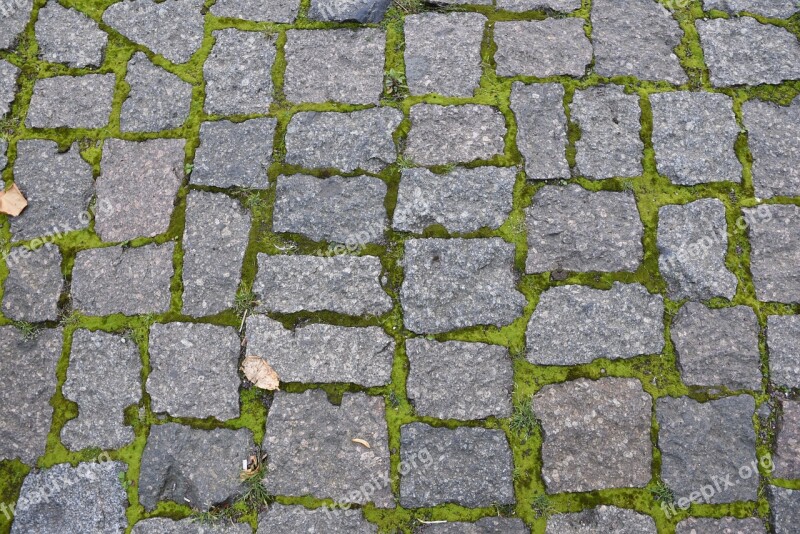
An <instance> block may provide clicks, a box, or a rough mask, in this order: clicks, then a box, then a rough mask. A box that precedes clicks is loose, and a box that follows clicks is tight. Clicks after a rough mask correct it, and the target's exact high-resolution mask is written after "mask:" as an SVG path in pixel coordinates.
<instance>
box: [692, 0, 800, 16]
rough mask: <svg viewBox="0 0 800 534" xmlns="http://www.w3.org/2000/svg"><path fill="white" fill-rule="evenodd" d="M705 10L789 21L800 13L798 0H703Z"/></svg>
mask: <svg viewBox="0 0 800 534" xmlns="http://www.w3.org/2000/svg"><path fill="white" fill-rule="evenodd" d="M703 9H704V10H705V11H711V10H712V9H718V10H720V11H725V12H727V13H730V14H731V15H736V14H738V13H740V12H742V11H747V12H748V13H755V14H756V15H763V16H765V17H775V18H779V19H788V18H789V17H791V16H792V15H793V14H794V13H795V12H797V11H800V6H798V5H797V2H796V0H703Z"/></svg>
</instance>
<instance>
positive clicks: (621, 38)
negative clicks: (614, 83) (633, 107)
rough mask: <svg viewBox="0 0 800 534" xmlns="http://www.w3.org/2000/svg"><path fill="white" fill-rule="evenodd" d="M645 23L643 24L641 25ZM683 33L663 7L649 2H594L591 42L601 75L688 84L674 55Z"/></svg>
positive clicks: (626, 0) (631, 0) (597, 68)
mask: <svg viewBox="0 0 800 534" xmlns="http://www.w3.org/2000/svg"><path fill="white" fill-rule="evenodd" d="M644 21H646V23H644ZM682 37H683V31H681V28H680V25H679V24H678V21H677V20H675V19H674V18H673V17H672V13H670V12H669V11H668V10H667V9H666V8H665V7H664V6H663V5H661V4H659V3H658V2H653V1H652V0H595V1H594V2H593V3H592V42H593V43H594V55H595V71H596V72H597V73H598V74H599V75H601V76H635V77H636V78H639V79H641V80H666V81H668V82H671V83H674V84H680V83H685V82H686V81H688V77H687V76H686V73H685V72H684V71H683V69H682V68H681V65H680V61H679V60H678V56H676V55H675V52H674V49H675V47H677V46H678V45H679V44H680V42H681V38H682Z"/></svg>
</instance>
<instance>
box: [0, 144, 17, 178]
mask: <svg viewBox="0 0 800 534" xmlns="http://www.w3.org/2000/svg"><path fill="white" fill-rule="evenodd" d="M17 146H19V145H17ZM7 148H8V141H6V140H5V139H0V171H2V170H3V169H5V167H6V163H8V158H7V157H6V149H7Z"/></svg>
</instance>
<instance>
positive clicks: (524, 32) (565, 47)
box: [494, 18, 592, 78]
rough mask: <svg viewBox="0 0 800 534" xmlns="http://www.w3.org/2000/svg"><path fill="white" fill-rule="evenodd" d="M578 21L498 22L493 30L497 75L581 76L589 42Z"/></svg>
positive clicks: (589, 53) (587, 61) (586, 63)
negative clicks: (495, 45)
mask: <svg viewBox="0 0 800 534" xmlns="http://www.w3.org/2000/svg"><path fill="white" fill-rule="evenodd" d="M583 25H584V20H583V19H580V18H567V19H546V20H525V21H521V20H520V21H509V22H498V23H497V24H495V27H494V41H495V43H496V44H497V52H495V55H494V59H495V62H496V63H497V74H498V76H536V77H538V78H547V77H548V76H579V77H580V76H583V75H585V74H586V68H587V67H588V66H589V64H590V63H591V62H592V43H591V42H589V38H588V37H586V33H585V32H584V29H583Z"/></svg>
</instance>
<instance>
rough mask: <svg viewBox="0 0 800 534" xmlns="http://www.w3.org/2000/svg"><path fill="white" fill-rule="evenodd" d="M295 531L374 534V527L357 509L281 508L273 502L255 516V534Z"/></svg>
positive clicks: (375, 527) (280, 533) (327, 533)
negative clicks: (256, 526) (256, 528)
mask: <svg viewBox="0 0 800 534" xmlns="http://www.w3.org/2000/svg"><path fill="white" fill-rule="evenodd" d="M298 532H320V533H322V532H324V533H325V534H352V533H358V534H377V533H378V527H377V526H376V525H373V524H371V523H369V522H368V521H366V520H365V519H364V514H363V513H362V512H361V510H358V509H355V508H354V509H349V510H342V509H339V508H326V507H324V506H323V507H322V508H317V509H315V510H309V509H308V508H304V507H302V506H284V505H283V504H278V503H275V504H273V505H272V506H270V507H269V510H267V512H266V513H263V514H260V515H259V516H258V530H256V534H297V533H298Z"/></svg>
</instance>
